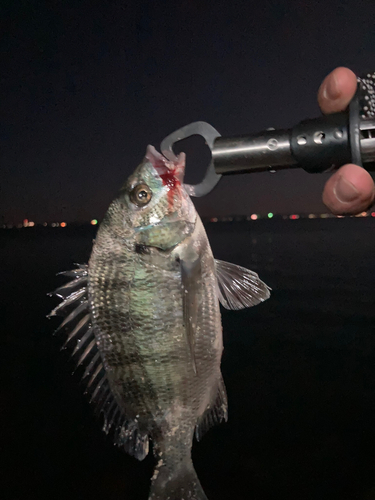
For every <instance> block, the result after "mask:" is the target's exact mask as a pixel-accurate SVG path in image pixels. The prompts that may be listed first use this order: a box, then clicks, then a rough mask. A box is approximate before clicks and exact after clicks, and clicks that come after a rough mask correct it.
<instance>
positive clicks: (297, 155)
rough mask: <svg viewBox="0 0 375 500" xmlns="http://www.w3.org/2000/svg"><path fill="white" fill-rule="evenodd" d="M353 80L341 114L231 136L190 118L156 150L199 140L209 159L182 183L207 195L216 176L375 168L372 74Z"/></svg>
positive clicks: (374, 85)
mask: <svg viewBox="0 0 375 500" xmlns="http://www.w3.org/2000/svg"><path fill="white" fill-rule="evenodd" d="M357 80H358V85H357V91H356V94H355V96H354V97H353V99H352V101H351V102H350V104H349V106H348V108H347V109H346V110H345V111H343V112H340V113H333V114H330V115H324V116H321V117H318V118H313V119H307V120H303V121H301V122H299V123H298V124H297V125H295V126H294V127H292V128H289V129H278V130H275V129H267V130H264V131H261V132H258V133H255V134H252V135H240V136H235V137H222V136H221V135H220V133H219V132H218V131H217V130H216V129H214V127H212V126H211V125H209V124H208V123H205V122H194V123H190V124H189V125H186V126H185V127H182V128H181V129H179V130H177V131H175V132H173V133H172V134H170V135H169V136H168V137H166V138H165V139H164V140H163V142H162V143H161V151H162V153H163V154H164V155H165V156H166V157H167V158H169V159H174V158H175V156H174V153H173V145H174V144H175V143H176V142H178V141H180V140H182V139H185V138H187V137H190V136H192V135H201V136H202V137H203V138H204V139H205V141H206V143H207V145H208V147H209V148H210V150H211V154H212V160H211V162H210V164H209V166H208V169H207V171H206V174H205V177H204V179H203V181H202V182H201V183H199V184H196V185H190V184H185V187H186V189H187V191H188V193H189V194H190V195H191V196H204V195H205V194H207V193H209V192H210V191H211V190H212V189H213V188H214V187H215V186H216V185H217V183H218V182H219V180H220V178H221V176H222V175H231V174H242V173H254V172H264V171H269V172H275V171H277V170H283V169H290V168H303V169H304V170H306V171H307V172H309V173H322V172H329V171H332V170H335V169H337V168H339V167H341V166H342V165H344V164H346V163H355V164H356V165H360V166H361V167H363V168H365V169H366V170H368V171H375V72H374V73H368V74H367V75H365V76H364V77H358V78H357Z"/></svg>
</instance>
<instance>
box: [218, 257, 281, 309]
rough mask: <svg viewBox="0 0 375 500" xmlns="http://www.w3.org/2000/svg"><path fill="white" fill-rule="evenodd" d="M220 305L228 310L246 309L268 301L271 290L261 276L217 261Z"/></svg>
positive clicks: (234, 265)
mask: <svg viewBox="0 0 375 500" xmlns="http://www.w3.org/2000/svg"><path fill="white" fill-rule="evenodd" d="M215 268H216V277H217V281H218V292H219V300H220V303H221V304H222V305H223V307H225V308H226V309H244V308H245V307H252V306H256V305H257V304H259V303H260V302H263V301H265V300H267V299H268V298H269V296H270V290H271V289H270V288H269V287H268V286H267V285H266V284H265V283H263V281H262V280H261V279H260V278H259V276H258V275H257V274H256V273H254V272H253V271H250V270H249V269H246V268H244V267H241V266H237V265H236V264H230V263H229V262H224V261H222V260H216V259H215Z"/></svg>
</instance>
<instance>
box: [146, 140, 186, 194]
mask: <svg viewBox="0 0 375 500" xmlns="http://www.w3.org/2000/svg"><path fill="white" fill-rule="evenodd" d="M145 158H146V160H148V161H149V162H150V163H151V165H152V166H153V167H154V169H155V170H156V172H157V174H158V175H159V177H160V178H161V180H162V181H163V184H164V185H166V186H168V187H172V185H173V184H175V183H176V181H177V182H178V183H179V184H182V183H183V180H184V175H185V159H186V155H185V153H180V154H179V155H178V156H177V157H176V160H175V161H173V160H168V158H166V157H165V156H163V155H162V154H161V153H159V152H158V151H156V149H155V148H154V146H151V145H150V144H149V145H148V146H147V150H146V155H145Z"/></svg>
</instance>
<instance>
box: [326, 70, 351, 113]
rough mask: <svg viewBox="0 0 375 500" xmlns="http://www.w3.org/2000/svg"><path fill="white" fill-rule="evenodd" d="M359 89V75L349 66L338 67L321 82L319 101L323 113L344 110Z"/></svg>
mask: <svg viewBox="0 0 375 500" xmlns="http://www.w3.org/2000/svg"><path fill="white" fill-rule="evenodd" d="M356 89H357V77H356V76H355V74H354V73H353V71H351V70H350V69H348V68H336V69H335V70H333V71H332V73H330V74H329V75H328V76H327V77H326V78H325V79H324V80H323V83H322V84H321V86H320V88H319V91H318V103H319V106H320V109H321V110H322V112H323V113H325V114H329V113H337V112H339V111H343V110H344V109H345V108H346V107H347V106H348V104H349V102H350V101H351V100H352V98H353V96H354V94H355V92H356Z"/></svg>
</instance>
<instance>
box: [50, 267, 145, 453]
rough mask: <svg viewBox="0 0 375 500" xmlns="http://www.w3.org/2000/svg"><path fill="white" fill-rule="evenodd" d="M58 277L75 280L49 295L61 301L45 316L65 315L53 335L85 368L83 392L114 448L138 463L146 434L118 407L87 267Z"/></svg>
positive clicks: (142, 451) (66, 272) (78, 363)
mask: <svg viewBox="0 0 375 500" xmlns="http://www.w3.org/2000/svg"><path fill="white" fill-rule="evenodd" d="M59 274H62V275H64V276H68V277H70V278H74V279H73V280H72V281H69V282H68V283H66V284H65V285H63V286H60V287H59V288H57V289H56V290H55V291H54V292H53V293H52V294H50V295H56V296H58V297H60V298H62V299H63V300H62V302H61V303H60V304H59V305H58V306H57V307H55V308H54V309H53V311H52V312H51V313H50V314H49V316H48V317H51V316H56V315H66V317H65V319H64V320H63V321H62V323H61V325H60V326H59V327H58V328H57V330H56V332H55V333H57V332H64V334H65V335H66V340H65V344H64V348H65V347H67V348H69V349H70V350H71V351H72V357H76V358H77V362H76V364H77V367H78V366H80V365H82V366H84V368H85V371H84V374H83V377H82V380H83V379H86V378H88V377H89V378H88V384H87V388H86V391H85V392H86V393H87V394H88V395H89V397H90V402H91V403H93V404H94V405H95V408H96V413H98V414H100V413H103V415H104V425H103V430H104V432H105V433H106V434H108V433H109V432H110V431H112V432H111V433H112V434H113V439H114V443H115V445H117V446H120V447H123V448H124V450H125V451H126V452H127V453H129V455H132V456H134V457H135V458H137V459H138V460H143V459H144V458H145V457H146V455H147V454H148V449H149V438H148V435H147V433H142V432H141V431H140V430H139V427H138V424H137V422H135V421H132V420H130V419H127V418H126V413H125V411H124V409H123V408H122V407H121V406H120V405H119V404H118V402H117V400H116V397H115V395H114V394H113V392H112V389H111V386H110V383H109V381H108V378H107V375H106V371H105V368H104V365H103V362H102V359H101V355H100V351H99V349H98V346H97V343H96V337H95V331H94V328H93V327H92V321H91V315H90V308H89V303H88V293H87V281H88V268H87V266H86V265H79V266H78V269H73V270H70V271H64V272H62V273H59ZM72 308H73V310H72ZM74 344H75V345H74Z"/></svg>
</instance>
